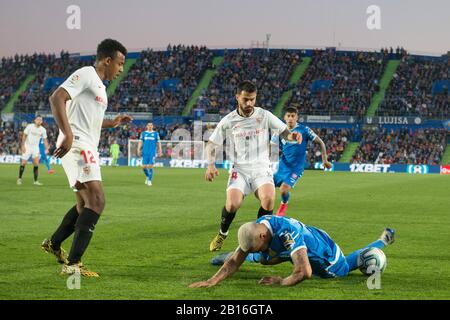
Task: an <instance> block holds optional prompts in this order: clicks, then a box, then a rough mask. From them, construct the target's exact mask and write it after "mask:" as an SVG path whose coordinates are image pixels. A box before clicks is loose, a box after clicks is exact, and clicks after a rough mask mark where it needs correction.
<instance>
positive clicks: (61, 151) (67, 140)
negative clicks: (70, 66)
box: [49, 87, 73, 158]
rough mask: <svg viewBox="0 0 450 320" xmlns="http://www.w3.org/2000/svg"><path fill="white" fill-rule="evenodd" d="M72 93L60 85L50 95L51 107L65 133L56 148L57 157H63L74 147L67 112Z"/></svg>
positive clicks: (59, 126)
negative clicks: (67, 103) (67, 102)
mask: <svg viewBox="0 0 450 320" xmlns="http://www.w3.org/2000/svg"><path fill="white" fill-rule="evenodd" d="M70 99H71V98H70V95H69V93H68V92H67V91H66V89H64V88H61V87H59V88H58V89H56V90H55V92H53V94H52V95H51V96H50V98H49V101H50V107H51V109H52V114H53V117H54V118H55V121H56V124H57V125H58V128H59V129H60V130H61V132H62V133H63V135H64V139H63V141H62V142H61V144H60V146H59V147H58V148H57V149H56V150H55V154H54V155H55V157H57V158H62V157H63V156H64V155H65V154H66V153H67V152H69V150H70V148H71V147H72V142H73V133H72V129H71V128H70V124H69V119H68V118H67V113H66V101H68V100H70Z"/></svg>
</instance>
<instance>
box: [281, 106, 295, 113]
mask: <svg viewBox="0 0 450 320" xmlns="http://www.w3.org/2000/svg"><path fill="white" fill-rule="evenodd" d="M286 113H295V114H298V109H297V108H296V107H287V108H286V109H284V114H286Z"/></svg>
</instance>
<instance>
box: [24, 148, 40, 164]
mask: <svg viewBox="0 0 450 320" xmlns="http://www.w3.org/2000/svg"><path fill="white" fill-rule="evenodd" d="M40 156H41V152H40V151H39V146H37V147H30V146H27V145H25V153H23V154H22V160H25V161H28V159H30V157H32V158H33V159H34V158H38V157H40Z"/></svg>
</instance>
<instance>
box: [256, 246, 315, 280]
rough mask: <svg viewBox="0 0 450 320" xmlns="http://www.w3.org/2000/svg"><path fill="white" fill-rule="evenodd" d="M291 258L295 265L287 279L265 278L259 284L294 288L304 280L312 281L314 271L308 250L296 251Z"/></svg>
mask: <svg viewBox="0 0 450 320" xmlns="http://www.w3.org/2000/svg"><path fill="white" fill-rule="evenodd" d="M291 258H292V263H293V264H294V268H293V270H292V273H291V275H289V276H288V277H286V278H282V277H276V276H275V277H264V278H262V279H261V280H260V281H259V283H260V284H265V285H282V286H293V285H296V284H297V283H299V282H302V281H303V280H306V279H310V278H311V277H312V269H311V265H310V264H309V260H308V255H307V253H306V248H301V249H299V250H297V251H295V252H294V253H293V254H292V255H291Z"/></svg>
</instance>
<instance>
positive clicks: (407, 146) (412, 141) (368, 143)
mask: <svg viewBox="0 0 450 320" xmlns="http://www.w3.org/2000/svg"><path fill="white" fill-rule="evenodd" d="M446 145H447V136H446V131H445V130H444V129H440V130H439V129H420V130H415V131H413V130H412V129H401V130H388V129H381V130H380V129H375V130H368V129H366V130H363V137H362V140H361V143H360V146H359V147H358V148H357V149H356V152H355V154H354V156H353V159H352V161H351V162H352V163H383V164H391V163H398V164H428V165H437V164H439V163H440V161H441V159H442V155H443V153H444V149H445V147H446Z"/></svg>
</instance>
